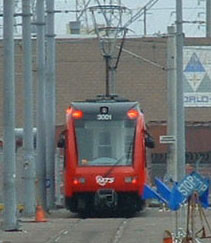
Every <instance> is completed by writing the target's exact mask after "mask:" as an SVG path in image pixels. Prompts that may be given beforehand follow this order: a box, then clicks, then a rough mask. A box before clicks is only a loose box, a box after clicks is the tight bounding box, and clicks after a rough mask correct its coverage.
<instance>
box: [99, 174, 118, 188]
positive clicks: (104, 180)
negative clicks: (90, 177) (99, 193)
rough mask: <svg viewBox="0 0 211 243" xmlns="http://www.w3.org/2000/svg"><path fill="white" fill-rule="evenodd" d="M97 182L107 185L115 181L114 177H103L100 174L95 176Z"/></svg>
mask: <svg viewBox="0 0 211 243" xmlns="http://www.w3.org/2000/svg"><path fill="white" fill-rule="evenodd" d="M95 179H96V183H97V184H99V185H100V186H105V185H106V184H107V183H110V184H111V183H113V182H114V177H102V176H100V175H98V176H96V177H95Z"/></svg>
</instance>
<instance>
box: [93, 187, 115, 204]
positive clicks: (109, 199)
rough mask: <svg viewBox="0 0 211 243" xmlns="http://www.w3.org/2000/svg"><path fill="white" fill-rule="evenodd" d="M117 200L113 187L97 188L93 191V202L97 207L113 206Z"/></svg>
mask: <svg viewBox="0 0 211 243" xmlns="http://www.w3.org/2000/svg"><path fill="white" fill-rule="evenodd" d="M117 201H118V197H117V193H116V192H115V191H114V190H113V189H99V190H97V192H96V193H95V199H94V204H95V207H97V208H115V207H116V206H117Z"/></svg>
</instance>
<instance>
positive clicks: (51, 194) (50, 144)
mask: <svg viewBox="0 0 211 243" xmlns="http://www.w3.org/2000/svg"><path fill="white" fill-rule="evenodd" d="M46 8H47V18H46V27H47V28H46V29H47V33H46V39H47V74H46V178H47V182H48V185H47V208H48V209H51V208H54V206H55V127H56V126H55V125H56V124H55V123H56V122H55V114H56V112H55V110H56V109H55V106H56V102H55V31H54V15H55V11H54V0H46Z"/></svg>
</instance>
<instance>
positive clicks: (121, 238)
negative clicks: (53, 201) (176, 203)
mask: <svg viewBox="0 0 211 243" xmlns="http://www.w3.org/2000/svg"><path fill="white" fill-rule="evenodd" d="M205 215H206V219H207V220H208V222H209V224H210V225H211V210H210V209H207V210H205ZM2 220H3V218H2V213H1V216H0V222H1V224H2ZM194 222H195V223H194V227H195V230H196V231H197V230H200V229H201V228H202V226H203V225H204V222H203V224H202V225H201V222H200V217H198V216H197V214H196V215H195V217H194ZM175 223H176V220H175V212H170V211H165V210H161V209H159V208H157V207H156V208H155V207H153V208H152V207H147V208H146V210H145V211H144V212H140V213H138V214H137V215H136V216H134V217H128V218H124V217H105V216H104V217H87V218H80V217H79V216H78V215H76V214H72V213H70V212H69V211H67V210H65V209H58V210H53V211H51V213H50V214H48V215H47V222H45V223H36V222H34V219H33V218H31V219H30V218H24V217H20V218H19V224H20V230H21V231H18V232H5V231H3V230H2V229H1V230H0V243H11V242H12V243H31V242H40V243H41V242H43V243H52V242H59V243H66V242H68V243H138V242H141V243H160V242H163V234H164V231H165V230H169V231H171V232H175V227H176V226H175ZM206 234H207V235H209V236H210V234H211V232H209V231H207V229H206ZM199 242H202V243H205V242H206V243H208V242H211V238H210V239H200V241H199Z"/></svg>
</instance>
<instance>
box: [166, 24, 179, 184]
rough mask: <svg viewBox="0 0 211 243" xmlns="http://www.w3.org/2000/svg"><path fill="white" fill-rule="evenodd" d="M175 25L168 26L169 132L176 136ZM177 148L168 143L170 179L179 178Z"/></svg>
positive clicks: (174, 144) (170, 134)
mask: <svg viewBox="0 0 211 243" xmlns="http://www.w3.org/2000/svg"><path fill="white" fill-rule="evenodd" d="M175 31H176V30H175V27H174V26H169V27H168V40H167V72H168V73H167V76H168V81H167V82H168V83H167V90H168V91H167V101H168V121H167V134H168V135H169V136H172V137H175V138H176V133H177V131H176V121H177V100H176V95H177V94H176V92H177V83H176V81H177V80H176V32H175ZM176 151H177V148H176V143H175V142H173V143H171V144H169V145H168V159H167V175H168V177H169V179H173V180H174V181H176V180H177V174H176V172H177V153H176Z"/></svg>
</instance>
